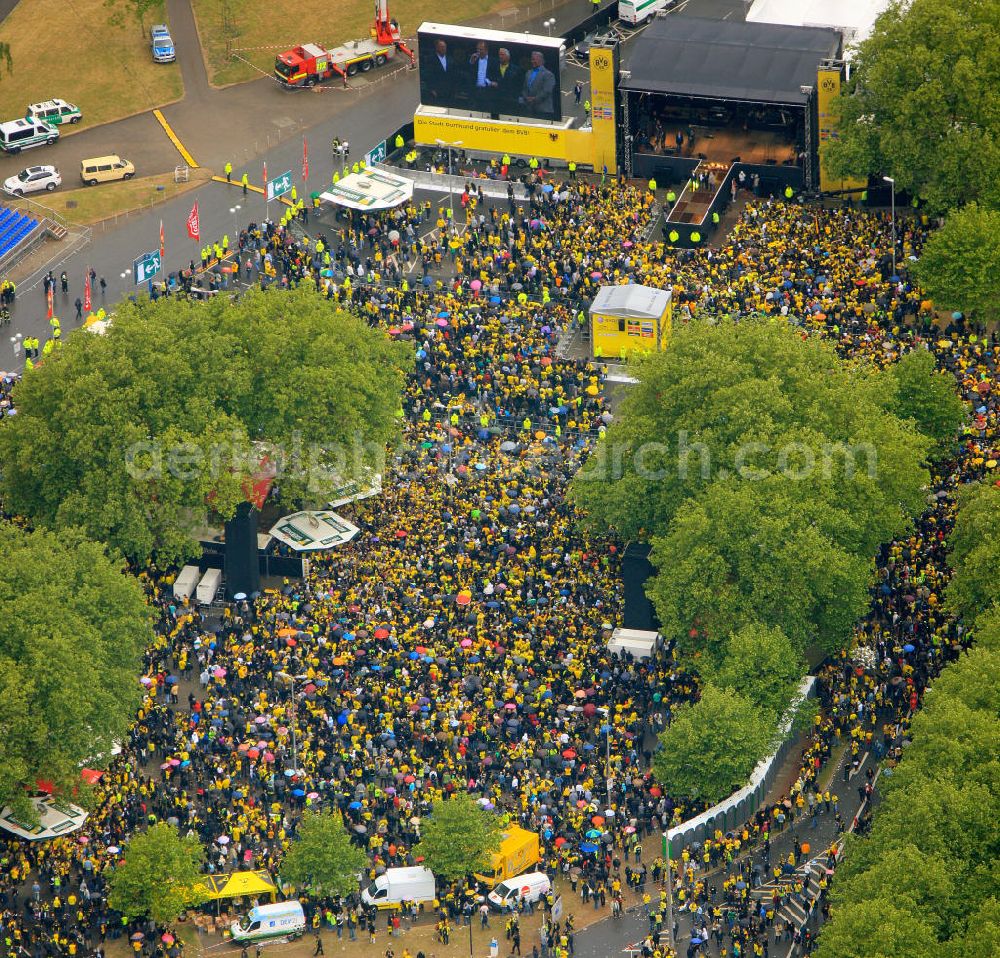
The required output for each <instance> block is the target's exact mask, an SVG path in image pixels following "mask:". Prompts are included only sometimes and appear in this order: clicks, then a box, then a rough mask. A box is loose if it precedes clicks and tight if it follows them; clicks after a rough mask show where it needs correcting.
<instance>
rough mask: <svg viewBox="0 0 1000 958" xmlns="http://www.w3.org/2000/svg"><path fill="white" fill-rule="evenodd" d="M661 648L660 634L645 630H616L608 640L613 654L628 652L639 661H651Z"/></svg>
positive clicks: (609, 649) (609, 648)
mask: <svg viewBox="0 0 1000 958" xmlns="http://www.w3.org/2000/svg"><path fill="white" fill-rule="evenodd" d="M659 647H660V633H659V632H647V631H646V630H645V629H615V630H614V632H612V633H611V638H610V639H608V651H609V652H611V653H615V652H617V653H619V654H621V653H622V652H628V653H630V654H631V655H632V656H633V657H634V658H637V659H650V658H652V657H653V656H654V655H655V654H656V650H657V649H658V648H659Z"/></svg>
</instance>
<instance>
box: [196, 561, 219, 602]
mask: <svg viewBox="0 0 1000 958" xmlns="http://www.w3.org/2000/svg"><path fill="white" fill-rule="evenodd" d="M221 585H222V570H221V569H207V570H206V571H205V574H204V575H203V576H202V577H201V582H199V583H198V591H197V592H196V593H195V598H196V599H197V600H198V604H199V605H211V604H212V603H213V602H214V601H215V593H216V592H218V591H219V587H220V586H221Z"/></svg>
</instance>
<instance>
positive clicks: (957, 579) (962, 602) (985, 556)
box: [947, 482, 1000, 622]
mask: <svg viewBox="0 0 1000 958" xmlns="http://www.w3.org/2000/svg"><path fill="white" fill-rule="evenodd" d="M949 545H950V546H951V565H952V568H953V569H954V573H955V574H954V575H953V576H952V579H951V582H950V583H949V585H948V593H947V599H948V603H949V605H950V606H951V608H952V609H953V610H954V611H955V612H958V613H959V614H960V615H964V616H965V617H966V618H967V619H968V620H969V621H970V622H971V621H973V620H974V619H975V618H976V617H977V616H979V615H982V614H983V613H984V612H986V611H987V610H988V609H989V608H990V607H991V606H992V605H993V604H994V603H996V602H1000V572H998V570H1000V487H997V486H996V485H991V484H989V483H985V482H983V483H978V484H976V485H972V486H967V487H965V488H964V489H962V490H961V491H960V493H959V497H958V513H957V515H956V517H955V528H954V530H953V531H952V534H951V538H950V539H949Z"/></svg>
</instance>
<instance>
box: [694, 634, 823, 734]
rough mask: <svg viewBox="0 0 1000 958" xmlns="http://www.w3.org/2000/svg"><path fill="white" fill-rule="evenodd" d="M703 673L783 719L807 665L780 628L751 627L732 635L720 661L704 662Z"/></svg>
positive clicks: (719, 684)
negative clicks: (781, 716)
mask: <svg viewBox="0 0 1000 958" xmlns="http://www.w3.org/2000/svg"><path fill="white" fill-rule="evenodd" d="M700 671H701V674H702V675H703V676H704V677H705V678H706V679H707V680H708V681H709V682H711V683H712V684H713V685H715V686H717V687H718V688H722V689H733V690H734V691H735V692H738V693H739V694H740V695H742V696H744V697H745V698H747V699H749V700H750V701H751V702H752V703H753V704H754V705H756V706H757V707H758V708H761V709H764V710H765V711H767V712H770V713H771V714H773V715H777V716H780V715H782V714H784V712H785V710H786V708H787V707H788V704H789V701H790V699H791V697H792V694H793V693H794V691H795V687H796V685H797V684H798V681H799V679H800V678H801V677H802V673H803V672H805V663H804V662H803V661H802V657H801V656H800V655H799V654H798V652H796V650H795V647H794V646H793V645H792V643H791V642H790V641H789V640H788V636H787V635H785V633H784V632H782V631H781V629H779V628H768V627H767V626H765V625H760V624H751V625H747V626H745V627H744V628H742V629H740V631H739V632H735V633H733V634H732V635H731V636H729V638H728V639H727V640H726V641H725V643H724V644H723V646H722V648H721V650H720V653H719V657H718V660H717V661H712V660H710V659H708V658H706V659H703V660H702V661H701V663H700Z"/></svg>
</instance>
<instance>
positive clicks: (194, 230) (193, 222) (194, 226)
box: [161, 200, 201, 241]
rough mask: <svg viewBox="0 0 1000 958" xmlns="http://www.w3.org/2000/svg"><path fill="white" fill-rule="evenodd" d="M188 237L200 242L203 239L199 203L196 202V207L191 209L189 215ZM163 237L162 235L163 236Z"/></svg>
mask: <svg viewBox="0 0 1000 958" xmlns="http://www.w3.org/2000/svg"><path fill="white" fill-rule="evenodd" d="M187 227H188V236H190V237H191V239H193V240H195V241H198V240H200V239H201V222H200V221H199V219H198V201H197V200H195V201H194V206H192V207H191V212H190V213H188V222H187ZM161 235H162V234H161Z"/></svg>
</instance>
